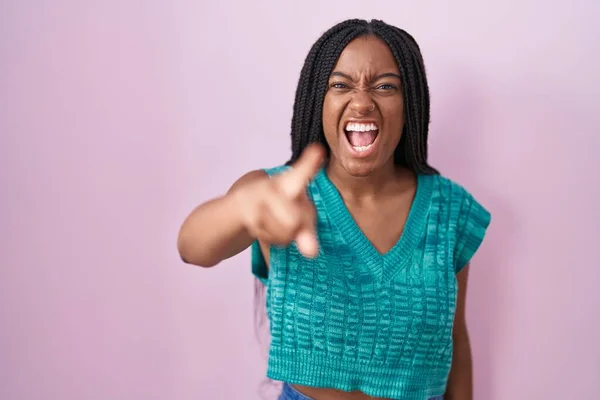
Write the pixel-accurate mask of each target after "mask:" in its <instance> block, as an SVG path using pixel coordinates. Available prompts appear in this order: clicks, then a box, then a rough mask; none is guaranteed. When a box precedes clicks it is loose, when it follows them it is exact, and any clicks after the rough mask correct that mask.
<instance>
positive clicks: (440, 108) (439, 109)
mask: <svg viewBox="0 0 600 400" xmlns="http://www.w3.org/2000/svg"><path fill="white" fill-rule="evenodd" d="M450 76H452V75H450ZM450 76H449V78H450ZM454 76H455V79H454V80H450V82H452V84H450V85H449V86H448V90H447V92H446V93H440V95H439V96H437V95H436V94H435V93H433V94H432V104H433V105H435V108H433V110H432V124H431V129H432V132H431V137H430V148H431V156H432V157H431V160H432V164H433V165H434V166H435V167H436V168H438V169H439V170H440V172H441V173H442V174H443V175H445V176H447V177H449V178H451V179H453V180H454V181H456V182H457V183H459V184H461V185H463V186H465V188H466V189H467V190H469V191H470V192H471V193H472V194H473V195H474V196H475V198H476V199H477V200H478V201H479V202H480V203H482V204H483V205H484V206H485V207H486V208H487V209H488V210H489V211H490V212H491V214H492V222H491V225H490V227H489V229H488V232H487V235H486V238H485V240H484V243H483V245H482V247H481V248H480V250H479V251H478V253H477V254H476V255H475V257H474V258H473V260H472V267H471V268H470V277H469V288H468V296H467V297H468V299H467V319H468V325H469V332H470V338H471V345H472V349H473V375H474V391H475V393H474V398H475V399H487V400H503V399H499V398H498V397H497V395H495V393H497V392H498V391H497V389H496V388H497V387H498V386H499V385H501V382H497V381H495V379H494V376H495V373H494V372H495V371H494V365H495V361H496V357H497V355H498V354H500V352H501V351H503V349H502V346H503V344H502V337H503V336H504V332H505V331H506V330H507V328H509V327H508V326H507V324H505V321H506V318H504V317H503V315H504V314H506V313H507V307H508V304H509V302H510V299H509V297H508V296H509V293H510V290H511V289H510V285H511V276H510V273H511V269H510V265H509V262H510V260H509V258H510V255H511V254H512V253H513V249H514V247H515V245H516V242H515V240H514V238H515V237H516V235H515V233H516V232H517V230H518V226H517V219H516V217H515V212H514V210H512V209H511V207H510V204H507V203H506V202H505V201H504V200H503V199H502V193H501V192H500V191H501V188H496V187H491V185H490V184H489V183H488V180H487V179H486V176H485V175H484V172H483V171H486V170H491V169H493V168H492V166H485V164H486V163H489V162H490V161H493V160H494V158H493V157H489V155H488V154H486V153H485V151H486V147H485V146H484V143H483V141H482V140H483V139H484V138H485V135H486V132H485V126H486V124H485V118H486V114H487V112H488V110H489V109H486V106H489V101H488V102H487V103H486V92H485V88H484V87H478V85H477V83H476V82H475V81H474V80H473V77H472V76H469V75H468V74H458V76H456V75H454ZM487 98H488V99H489V97H487ZM438 104H439V105H438ZM448 149H455V151H449V150H448Z"/></svg>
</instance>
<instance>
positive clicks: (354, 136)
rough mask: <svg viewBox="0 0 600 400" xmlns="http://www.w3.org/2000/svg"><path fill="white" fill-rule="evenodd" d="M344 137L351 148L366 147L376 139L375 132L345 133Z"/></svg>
mask: <svg viewBox="0 0 600 400" xmlns="http://www.w3.org/2000/svg"><path fill="white" fill-rule="evenodd" d="M346 136H347V137H348V141H349V142H350V144H351V145H352V146H355V147H363V146H368V145H370V144H371V143H373V142H374V141H375V138H376V137H377V131H367V132H356V131H349V132H346Z"/></svg>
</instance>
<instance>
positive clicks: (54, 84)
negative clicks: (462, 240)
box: [0, 0, 600, 400]
mask: <svg viewBox="0 0 600 400" xmlns="http://www.w3.org/2000/svg"><path fill="white" fill-rule="evenodd" d="M287 3H290V4H291V2H281V1H278V2H275V1H273V2H269V3H267V2H260V1H254V2H247V1H238V2H236V3H231V2H227V1H219V2H215V3H209V2H206V1H204V2H203V1H189V0H187V1H167V0H157V1H153V2H146V1H141V0H140V1H133V0H127V1H123V0H121V1H114V0H113V1H99V0H98V1H95V2H92V1H75V0H56V1H52V2H50V1H41V0H37V1H35V0H19V1H17V0H4V1H2V2H0V57H1V58H0V160H1V161H0V162H1V163H2V164H1V168H0V183H1V188H2V197H1V208H0V213H1V215H0V221H1V222H0V244H1V252H0V268H1V269H0V274H1V275H0V323H1V328H0V398H2V399H3V400H4V399H6V400H13V399H27V400H29V399H31V400H34V399H36V400H37V399H93V400H95V399H98V400H100V399H180V400H186V399H190V400H191V399H249V400H252V399H256V400H258V399H259V398H260V397H259V392H261V390H259V389H260V387H261V382H262V380H263V376H264V367H265V353H264V348H262V349H261V347H260V346H259V344H258V343H257V339H256V337H255V334H254V330H253V319H252V318H253V301H252V299H253V280H252V277H251V274H250V267H249V254H248V252H245V253H243V254H241V255H239V256H237V257H235V258H233V259H231V260H229V261H227V262H224V263H223V264H222V265H220V266H218V267H216V268H214V269H211V270H203V269H200V268H197V267H192V266H188V265H184V264H182V263H181V262H180V261H179V259H178V255H177V252H176V246H175V242H176V236H177V230H178V228H179V224H180V223H181V221H182V220H183V218H184V217H185V216H186V214H187V213H188V212H189V211H190V210H191V209H192V207H194V206H195V205H197V204H198V203H200V202H202V201H205V200H207V199H209V198H211V197H213V196H216V195H218V194H220V193H222V192H224V191H225V190H226V189H227V188H228V186H229V185H230V184H231V183H232V182H233V180H235V179H236V178H237V177H238V176H239V175H241V174H242V173H244V172H245V171H247V170H249V169H253V168H258V167H267V166H273V165H276V164H279V163H281V162H283V161H285V160H286V159H287V157H288V156H289V147H290V146H289V134H288V132H289V126H290V119H291V112H292V101H293V97H294V90H295V85H296V83H297V79H298V75H299V72H300V68H301V66H302V62H303V59H304V57H305V55H306V53H307V51H308V49H309V47H310V45H311V44H312V42H313V41H314V40H315V39H316V38H317V37H318V36H319V35H320V34H321V33H322V32H323V31H324V30H325V29H326V28H328V27H329V26H331V25H332V24H334V23H336V22H338V21H340V20H342V19H345V18H348V17H356V16H358V17H363V18H374V17H375V18H382V19H384V20H386V21H388V22H390V23H393V24H396V25H398V26H401V27H404V28H406V29H407V30H408V31H410V32H411V33H413V34H414V35H415V36H416V38H417V39H418V41H419V42H420V44H421V46H422V49H423V53H424V56H425V59H426V64H427V68H428V72H429V77H430V85H431V91H432V105H433V106H432V107H433V110H432V126H431V130H432V132H431V142H430V143H431V161H432V162H433V164H434V165H436V166H438V167H439V168H441V169H442V170H443V172H444V173H445V174H446V175H447V176H449V177H451V178H453V179H455V180H457V181H459V182H460V183H462V184H464V185H465V186H467V187H468V188H469V189H470V190H471V191H472V192H473V193H474V194H475V195H476V196H477V197H478V198H479V200H480V201H481V202H483V203H484V204H485V205H486V206H487V207H488V208H489V209H490V210H491V211H492V213H493V215H494V221H493V225H492V227H491V228H490V231H489V236H488V238H487V240H486V242H485V244H484V246H483V248H482V250H481V251H480V252H479V253H478V254H477V255H476V257H475V260H474V262H473V268H472V280H471V284H470V295H469V304H468V318H469V325H470V330H471V336H472V345H473V353H474V362H475V391H476V399H477V400H479V399H483V400H507V399H511V400H520V399H557V400H558V399H578V398H598V396H600V393H599V391H600V388H598V383H597V379H598V378H599V377H600V345H599V344H598V338H599V337H600V296H599V294H598V292H599V286H600V263H599V262H598V256H597V254H598V253H597V247H596V246H598V244H597V241H598V238H599V237H600V212H599V211H598V210H599V209H598V202H599V200H598V196H599V195H600V191H599V186H600V178H599V177H598V172H597V171H598V169H600V162H599V161H598V152H599V151H600V135H599V133H598V126H599V125H600V110H599V108H598V107H599V106H598V104H599V101H598V97H599V96H600V84H599V83H600V82H599V80H600V74H599V72H598V71H600V57H599V56H598V49H599V48H598V43H600V29H599V28H598V24H597V18H598V15H599V11H600V6H599V5H598V4H600V3H598V2H596V1H594V0H589V1H583V0H580V1H574V2H567V1H562V2H560V3H561V4H560V5H553V4H554V3H553V2H548V1H533V0H526V1H523V0H511V1H506V0H504V1H494V2H482V1H475V0H472V1H454V2H444V3H445V4H447V5H443V6H442V5H439V4H440V3H442V2H434V1H418V2H417V1H410V2H409V1H389V2H386V3H387V4H385V5H384V4H383V2H368V1H364V0H362V1H357V0H346V1H327V2H323V4H321V5H318V4H319V2H317V1H310V2H309V1H306V0H305V1H302V2H294V5H286V4H287ZM450 3H452V5H450Z"/></svg>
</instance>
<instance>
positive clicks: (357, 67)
mask: <svg viewBox="0 0 600 400" xmlns="http://www.w3.org/2000/svg"><path fill="white" fill-rule="evenodd" d="M334 69H335V70H339V71H341V72H345V73H347V74H363V73H385V72H395V73H397V74H399V70H398V64H397V63H396V59H395V58H394V56H393V54H392V52H391V50H390V48H389V47H388V45H387V44H386V43H385V42H384V41H383V40H381V39H379V38H378V37H373V36H365V37H360V38H357V39H354V40H353V41H351V42H350V43H349V44H348V46H346V48H345V49H344V50H343V51H342V54H341V55H340V58H339V59H338V62H337V64H336V66H335V68H334Z"/></svg>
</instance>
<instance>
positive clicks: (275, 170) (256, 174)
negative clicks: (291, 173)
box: [229, 165, 289, 192]
mask: <svg viewBox="0 0 600 400" xmlns="http://www.w3.org/2000/svg"><path fill="white" fill-rule="evenodd" d="M287 168H289V167H288V166H287V165H279V166H275V167H270V168H261V169H256V170H253V171H249V172H247V173H245V174H244V175H242V176H241V177H240V178H238V180H236V181H235V182H234V183H233V185H231V188H230V189H229V192H234V191H236V190H238V189H239V188H241V187H244V186H246V185H249V184H251V183H254V182H256V181H259V180H261V179H266V178H267V177H271V176H274V175H277V174H279V173H281V172H283V171H285V170H286V169H287Z"/></svg>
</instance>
